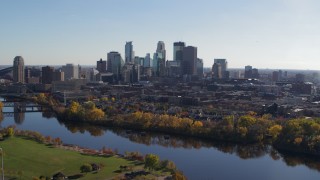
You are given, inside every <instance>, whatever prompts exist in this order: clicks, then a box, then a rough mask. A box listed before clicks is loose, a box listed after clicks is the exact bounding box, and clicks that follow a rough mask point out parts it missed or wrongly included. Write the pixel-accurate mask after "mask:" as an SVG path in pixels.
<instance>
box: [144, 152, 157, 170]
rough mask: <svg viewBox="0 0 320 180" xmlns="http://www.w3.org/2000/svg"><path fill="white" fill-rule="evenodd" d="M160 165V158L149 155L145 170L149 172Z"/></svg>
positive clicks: (146, 159)
mask: <svg viewBox="0 0 320 180" xmlns="http://www.w3.org/2000/svg"><path fill="white" fill-rule="evenodd" d="M158 164H159V156H157V155H155V154H147V155H146V157H145V164H144V168H148V169H149V170H152V169H155V168H156V167H157V165H158Z"/></svg>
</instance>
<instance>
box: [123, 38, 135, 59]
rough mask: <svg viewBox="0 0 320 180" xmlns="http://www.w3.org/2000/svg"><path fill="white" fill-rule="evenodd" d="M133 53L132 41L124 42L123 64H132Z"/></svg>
mask: <svg viewBox="0 0 320 180" xmlns="http://www.w3.org/2000/svg"><path fill="white" fill-rule="evenodd" d="M133 60H134V51H133V45H132V41H129V42H126V45H125V63H133Z"/></svg>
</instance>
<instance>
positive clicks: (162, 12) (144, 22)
mask: <svg viewBox="0 0 320 180" xmlns="http://www.w3.org/2000/svg"><path fill="white" fill-rule="evenodd" d="M319 19H320V1H319V0H0V65H10V64H12V63H13V58H14V57H15V56H18V55H19V56H22V57H23V58H24V60H25V64H26V65H63V64H66V63H74V64H80V65H95V64H96V61H97V60H99V59H100V58H102V59H107V53H108V52H110V51H118V52H120V53H121V55H122V57H124V46H125V42H126V41H133V49H134V51H135V55H137V56H142V57H143V56H145V55H146V53H151V54H153V53H154V52H155V50H156V47H157V42H158V41H164V42H165V46H166V51H167V59H169V60H172V59H173V42H176V41H183V42H185V43H186V44H187V45H190V46H196V47H197V48H198V57H199V58H201V59H203V61H204V66H205V67H211V66H212V64H213V61H214V59H215V58H225V59H227V61H228V66H229V67H230V68H244V66H246V65H251V66H253V67H254V68H271V69H312V70H319V69H320V21H319Z"/></svg>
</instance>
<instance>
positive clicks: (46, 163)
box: [0, 136, 171, 179]
mask: <svg viewBox="0 0 320 180" xmlns="http://www.w3.org/2000/svg"><path fill="white" fill-rule="evenodd" d="M0 146H1V147H2V149H3V151H4V167H5V168H4V169H5V176H6V177H8V178H19V179H33V178H35V179H36V178H39V177H50V178H51V177H52V176H53V175H54V174H57V173H62V174H63V175H64V176H66V177H69V179H108V178H115V177H124V176H125V174H126V173H127V174H129V175H130V174H131V172H145V173H143V174H146V175H147V176H146V177H149V178H157V176H159V177H166V176H171V174H170V173H169V172H163V171H162V170H160V171H154V172H152V173H150V172H149V171H146V170H145V169H144V162H143V161H141V160H134V159H127V157H125V156H122V155H111V154H110V152H111V151H110V150H109V149H104V150H101V151H98V150H92V149H88V148H82V147H78V146H74V145H64V144H61V143H59V144H56V145H53V144H51V145H48V144H42V143H39V142H36V141H35V140H34V139H32V140H31V138H30V137H22V136H12V137H9V138H5V140H3V141H1V142H0ZM84 164H89V165H92V167H98V169H99V170H93V171H91V172H88V173H83V172H81V171H80V167H81V166H82V165H84ZM155 174H156V175H155Z"/></svg>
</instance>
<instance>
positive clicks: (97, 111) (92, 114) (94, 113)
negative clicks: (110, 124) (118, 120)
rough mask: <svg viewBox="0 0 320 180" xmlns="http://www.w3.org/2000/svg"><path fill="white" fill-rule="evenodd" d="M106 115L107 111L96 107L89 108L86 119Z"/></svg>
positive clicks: (95, 118)
mask: <svg viewBox="0 0 320 180" xmlns="http://www.w3.org/2000/svg"><path fill="white" fill-rule="evenodd" d="M104 116H105V113H104V112H103V111H102V110H101V109H98V108H96V107H94V108H93V109H90V110H87V112H86V119H87V120H101V119H102V118H103V117H104Z"/></svg>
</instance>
